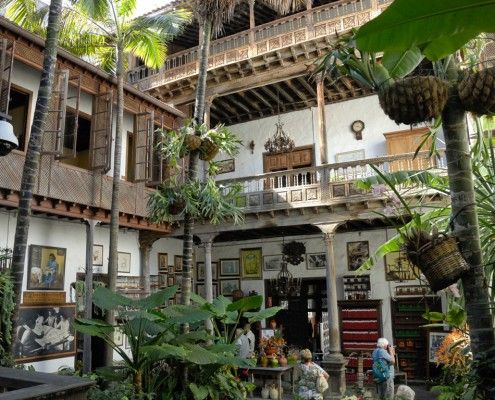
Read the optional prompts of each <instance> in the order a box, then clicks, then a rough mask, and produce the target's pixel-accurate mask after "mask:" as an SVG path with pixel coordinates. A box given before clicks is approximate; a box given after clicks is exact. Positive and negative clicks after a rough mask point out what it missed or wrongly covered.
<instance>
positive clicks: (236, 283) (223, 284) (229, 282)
mask: <svg viewBox="0 0 495 400" xmlns="http://www.w3.org/2000/svg"><path fill="white" fill-rule="evenodd" d="M219 284H220V294H222V295H224V296H232V293H233V292H234V291H235V290H239V289H240V288H241V280H240V279H221V280H220V281H219Z"/></svg>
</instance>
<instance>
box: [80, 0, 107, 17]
mask: <svg viewBox="0 0 495 400" xmlns="http://www.w3.org/2000/svg"><path fill="white" fill-rule="evenodd" d="M111 2H112V0H77V1H74V3H75V5H76V7H77V8H78V9H79V10H81V11H82V12H83V13H84V14H85V15H87V16H88V18H91V19H94V20H96V21H103V20H105V19H107V18H108V16H109V15H110V14H111V12H112V5H111Z"/></svg>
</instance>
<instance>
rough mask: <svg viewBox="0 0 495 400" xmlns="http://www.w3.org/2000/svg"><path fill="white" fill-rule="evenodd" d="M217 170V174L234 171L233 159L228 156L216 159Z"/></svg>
mask: <svg viewBox="0 0 495 400" xmlns="http://www.w3.org/2000/svg"><path fill="white" fill-rule="evenodd" d="M216 164H217V167H218V172H217V174H226V173H227V172H234V171H235V160H234V159H233V158H229V159H228V160H222V161H217V163H216Z"/></svg>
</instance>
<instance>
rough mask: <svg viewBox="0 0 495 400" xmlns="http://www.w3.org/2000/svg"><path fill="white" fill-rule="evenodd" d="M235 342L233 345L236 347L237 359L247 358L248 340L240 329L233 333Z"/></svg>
mask: <svg viewBox="0 0 495 400" xmlns="http://www.w3.org/2000/svg"><path fill="white" fill-rule="evenodd" d="M235 337H236V341H235V344H236V346H237V356H238V357H239V358H248V356H249V340H248V338H247V337H246V335H245V334H244V330H243V329H241V328H238V329H236V331H235Z"/></svg>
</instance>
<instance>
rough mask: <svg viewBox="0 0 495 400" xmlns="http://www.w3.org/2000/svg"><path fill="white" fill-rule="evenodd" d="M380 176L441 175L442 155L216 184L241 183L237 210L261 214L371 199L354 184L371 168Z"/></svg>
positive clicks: (371, 161) (356, 163) (402, 157)
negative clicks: (425, 172) (426, 172)
mask: <svg viewBox="0 0 495 400" xmlns="http://www.w3.org/2000/svg"><path fill="white" fill-rule="evenodd" d="M371 165H373V166H374V167H375V168H377V169H379V170H380V171H382V172H394V171H412V170H427V169H428V170H430V171H432V172H435V173H439V174H443V173H445V170H446V162H445V156H444V153H443V151H442V152H440V156H439V157H431V156H430V155H429V152H426V151H425V152H420V153H418V155H417V157H416V158H414V153H408V154H402V155H394V156H384V157H376V158H369V159H365V160H359V161H352V162H342V163H335V164H326V165H321V166H318V167H310V168H301V169H296V170H289V171H281V172H272V173H268V174H262V175H254V176H248V177H242V178H235V179H229V180H222V181H219V183H220V182H221V183H224V184H226V183H240V184H241V186H242V187H243V192H242V196H241V199H240V206H242V207H244V208H245V211H248V212H249V211H263V210H275V209H287V208H300V207H308V206H309V207H311V206H318V205H332V204H338V203H346V202H348V201H349V200H351V199H352V198H355V199H360V198H371V197H374V195H373V194H372V193H365V192H363V191H362V190H360V189H358V188H357V187H356V185H355V181H356V180H358V179H363V178H367V177H370V176H375V175H376V172H375V171H374V170H373V168H371Z"/></svg>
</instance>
